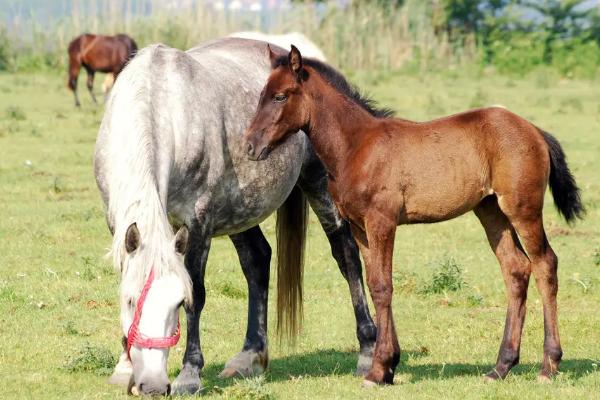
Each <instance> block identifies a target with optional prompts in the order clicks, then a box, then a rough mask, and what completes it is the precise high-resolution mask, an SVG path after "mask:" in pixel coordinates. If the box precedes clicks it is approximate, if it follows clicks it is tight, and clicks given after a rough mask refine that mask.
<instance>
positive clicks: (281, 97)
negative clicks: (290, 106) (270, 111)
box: [273, 93, 287, 103]
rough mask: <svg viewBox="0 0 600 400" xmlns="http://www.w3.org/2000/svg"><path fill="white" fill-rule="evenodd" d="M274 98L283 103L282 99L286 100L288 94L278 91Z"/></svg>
mask: <svg viewBox="0 0 600 400" xmlns="http://www.w3.org/2000/svg"><path fill="white" fill-rule="evenodd" d="M273 99H274V100H275V101H276V102H278V103H281V102H282V101H286V100H287V96H286V95H285V94H283V93H278V94H276V95H275V97H273Z"/></svg>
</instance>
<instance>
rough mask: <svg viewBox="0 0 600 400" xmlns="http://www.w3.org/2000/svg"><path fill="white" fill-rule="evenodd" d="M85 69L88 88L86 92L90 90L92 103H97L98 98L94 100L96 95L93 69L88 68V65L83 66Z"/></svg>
mask: <svg viewBox="0 0 600 400" xmlns="http://www.w3.org/2000/svg"><path fill="white" fill-rule="evenodd" d="M85 70H86V71H87V88H88V92H90V96H92V100H94V103H96V104H98V100H96V95H94V74H95V72H94V70H93V69H91V68H89V67H85Z"/></svg>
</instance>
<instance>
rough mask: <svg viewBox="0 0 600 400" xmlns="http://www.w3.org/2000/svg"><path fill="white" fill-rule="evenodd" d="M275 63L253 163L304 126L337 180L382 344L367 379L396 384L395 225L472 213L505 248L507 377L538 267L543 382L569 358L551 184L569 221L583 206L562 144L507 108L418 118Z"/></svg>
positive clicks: (497, 247)
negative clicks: (560, 314) (560, 315)
mask: <svg viewBox="0 0 600 400" xmlns="http://www.w3.org/2000/svg"><path fill="white" fill-rule="evenodd" d="M268 51H269V56H270V58H271V64H272V67H273V71H272V73H271V75H270V77H269V79H268V81H267V83H266V86H265V88H264V89H263V92H262V94H261V97H260V101H259V104H258V109H257V113H256V115H255V117H254V119H253V120H252V123H251V125H250V127H249V128H248V130H247V131H246V134H245V135H246V139H247V145H248V149H247V150H248V155H249V157H250V158H252V159H255V160H261V159H264V158H266V157H267V156H268V154H269V152H270V150H271V149H272V148H273V147H274V146H276V145H277V144H278V143H280V142H282V141H283V140H284V139H285V138H286V137H288V136H289V135H292V134H294V133H295V132H297V131H298V130H299V129H301V130H303V131H304V132H305V133H306V134H307V135H308V137H309V139H310V141H311V143H312V145H313V147H314V149H315V151H316V153H317V155H318V157H319V158H320V159H321V161H322V162H323V164H324V165H325V168H326V169H327V171H328V173H329V189H330V191H331V194H332V196H333V199H334V201H335V204H336V205H337V207H338V209H339V211H340V213H341V215H342V216H343V217H344V218H345V219H347V220H348V221H350V223H351V225H352V229H353V233H354V236H355V239H356V241H357V242H358V244H359V247H360V250H361V253H362V255H363V258H364V261H365V265H366V273H367V283H368V286H369V290H370V292H371V296H372V298H373V303H374V304H375V308H376V312H377V329H378V331H377V344H376V348H375V354H374V358H373V364H372V366H371V370H370V371H369V373H368V374H367V376H366V380H365V383H366V384H372V383H388V384H391V383H393V378H394V371H395V369H396V366H397V365H398V362H399V360H400V346H399V345H398V339H397V336H396V329H395V327H394V320H393V316H392V306H391V302H392V292H393V288H392V253H393V247H394V236H395V231H396V226H397V225H401V224H415V223H431V222H438V221H444V220H448V219H451V218H455V217H457V216H459V215H461V214H464V213H466V212H467V211H471V210H473V211H474V212H475V214H476V215H477V217H478V218H479V220H480V221H481V224H482V225H483V228H484V229H485V232H486V235H487V238H488V241H489V243H490V246H491V247H492V250H493V251H494V253H495V254H496V257H497V258H498V261H499V263H500V266H501V269H502V275H503V277H504V281H505V284H506V288H507V294H508V310H507V315H506V325H505V329H504V336H503V339H502V343H501V345H500V351H499V354H498V359H497V362H496V366H495V367H494V368H493V369H492V371H491V372H490V373H488V374H487V375H486V377H487V379H488V380H495V379H498V378H504V377H505V376H506V375H507V374H508V372H509V370H510V369H511V368H512V367H513V366H514V365H516V364H517V363H518V361H519V349H520V343H521V332H522V329H523V321H524V318H525V302H526V298H527V288H528V284H529V277H530V274H531V273H532V272H533V275H534V277H535V280H536V284H537V287H538V290H539V292H540V294H541V298H542V302H543V308H544V358H543V361H542V368H541V372H540V379H541V380H548V379H549V378H550V377H551V376H552V375H553V374H555V373H556V372H557V368H558V364H559V362H560V360H561V357H562V350H561V346H560V339H559V334H558V325H557V310H556V293H557V290H558V279H557V274H556V271H557V263H558V260H557V257H556V255H555V254H554V252H553V251H552V248H551V247H550V244H549V243H548V240H547V237H546V233H545V232H544V226H543V221H542V208H543V205H544V192H545V190H546V186H547V184H548V182H549V183H550V188H551V190H552V193H553V196H554V201H555V203H556V206H557V208H558V210H559V212H560V213H562V215H563V216H564V217H565V218H566V220H567V221H569V222H570V221H572V220H574V219H575V218H576V217H581V216H582V215H583V213H584V208H583V206H582V204H581V200H580V196H579V189H578V188H577V186H576V184H575V180H574V178H573V176H572V175H571V173H570V171H569V169H568V167H567V164H566V161H565V156H564V153H563V151H562V149H561V147H560V144H559V143H558V142H557V141H556V139H554V137H552V136H551V135H549V134H548V133H546V132H544V131H542V130H540V129H538V128H537V127H535V126H534V125H532V124H531V123H529V122H528V121H526V120H524V119H523V118H521V117H519V116H517V115H515V114H513V113H511V112H510V111H507V110H505V109H502V108H485V109H478V110H472V111H468V112H465V113H462V114H457V115H453V116H449V117H446V118H441V119H437V120H434V121H429V122H423V123H417V122H411V121H407V120H402V119H396V118H391V117H390V113H389V111H388V110H380V109H376V108H374V106H373V102H372V101H370V100H369V99H366V98H364V97H362V96H361V95H360V94H359V93H358V91H357V90H356V89H355V88H353V87H352V86H350V85H349V84H348V83H347V81H346V80H345V79H344V78H343V77H342V76H341V75H340V74H339V73H337V72H336V71H335V70H333V69H332V68H331V67H329V66H327V65H325V64H323V63H320V62H318V61H314V60H310V59H309V60H304V61H303V60H302V56H301V55H300V52H299V51H298V50H297V49H296V48H295V47H293V46H292V50H291V52H290V53H289V55H276V54H274V53H273V52H272V51H271V49H270V48H269V49H268Z"/></svg>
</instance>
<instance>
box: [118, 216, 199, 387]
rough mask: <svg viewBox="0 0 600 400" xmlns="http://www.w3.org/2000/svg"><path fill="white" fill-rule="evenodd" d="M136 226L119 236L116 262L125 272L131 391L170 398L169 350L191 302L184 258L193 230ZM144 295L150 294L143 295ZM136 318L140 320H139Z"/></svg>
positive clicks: (123, 299)
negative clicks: (181, 312)
mask: <svg viewBox="0 0 600 400" xmlns="http://www.w3.org/2000/svg"><path fill="white" fill-rule="evenodd" d="M150 225H151V224H148V225H145V224H144V225H140V228H139V229H138V225H137V224H136V223H133V224H131V225H130V226H129V227H128V228H127V230H126V232H116V233H115V239H117V238H116V236H117V235H120V236H121V237H120V238H119V239H117V240H115V244H114V245H116V246H117V248H115V249H113V251H115V252H116V254H115V261H116V263H117V265H119V266H120V268H121V273H122V281H121V325H122V328H123V332H124V334H125V336H127V339H128V346H127V351H128V353H129V357H130V360H131V363H132V366H133V375H132V379H131V380H130V387H131V386H133V385H135V386H136V387H137V389H138V390H139V391H140V392H141V393H142V394H166V393H168V392H169V391H170V385H169V378H168V376H167V360H168V357H169V347H171V346H174V345H175V344H176V343H177V340H178V339H179V309H180V307H181V305H182V304H184V303H187V304H190V303H191V301H192V292H191V281H190V278H189V274H188V273H187V270H186V268H185V266H184V262H183V258H184V253H185V251H186V248H187V242H188V230H187V228H186V227H185V226H184V227H182V228H181V229H180V230H179V231H178V232H177V234H176V235H175V237H174V238H173V233H172V232H171V231H170V230H169V232H162V231H160V230H159V229H156V228H155V229H151V227H150ZM144 292H145V293H144ZM136 320H137V321H136Z"/></svg>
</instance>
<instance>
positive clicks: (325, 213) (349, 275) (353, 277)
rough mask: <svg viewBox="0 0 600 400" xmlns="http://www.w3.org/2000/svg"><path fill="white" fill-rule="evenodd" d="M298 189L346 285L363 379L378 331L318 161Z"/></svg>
mask: <svg viewBox="0 0 600 400" xmlns="http://www.w3.org/2000/svg"><path fill="white" fill-rule="evenodd" d="M298 185H299V186H300V188H301V189H302V191H303V192H304V194H305V195H306V197H307V198H308V201H309V203H310V206H311V208H312V209H313V211H314V212H315V214H317V217H318V218H319V222H320V223H321V226H322V227H323V230H324V231H325V234H326V235H327V239H328V240H329V245H330V246H331V253H332V254H333V257H334V258H335V260H336V262H337V264H338V267H339V269H340V272H341V273H342V275H343V276H344V278H345V279H346V281H347V282H348V286H349V288H350V297H351V298H352V305H353V307H354V317H355V318H356V336H357V337H358V343H359V346H360V353H359V356H358V363H357V366H356V375H360V376H364V375H366V374H367V373H368V372H369V370H370V369H371V364H372V362H373V351H374V350H375V340H376V338H377V328H376V327H375V324H374V323H373V320H372V319H371V315H370V314H369V305H368V303H367V298H366V296H365V289H364V284H363V279H362V267H361V264H360V256H359V253H358V248H357V246H356V242H355V241H354V238H353V237H352V233H351V231H350V226H349V224H348V222H346V221H344V220H342V219H341V218H340V216H339V214H338V212H337V209H336V208H335V205H334V204H333V201H332V199H331V196H330V194H329V192H328V191H327V175H326V173H325V170H324V169H323V167H322V165H321V164H320V163H319V162H318V160H316V159H315V160H313V161H312V162H309V164H308V165H307V166H305V168H304V170H303V171H302V174H301V176H300V179H299V181H298Z"/></svg>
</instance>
